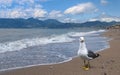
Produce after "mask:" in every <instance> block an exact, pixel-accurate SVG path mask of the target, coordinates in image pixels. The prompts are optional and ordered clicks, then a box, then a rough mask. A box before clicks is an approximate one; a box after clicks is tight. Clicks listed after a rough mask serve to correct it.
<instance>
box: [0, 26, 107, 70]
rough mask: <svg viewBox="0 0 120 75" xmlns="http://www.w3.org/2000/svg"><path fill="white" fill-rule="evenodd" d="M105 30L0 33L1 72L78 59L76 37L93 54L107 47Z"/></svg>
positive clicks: (33, 30)
mask: <svg viewBox="0 0 120 75" xmlns="http://www.w3.org/2000/svg"><path fill="white" fill-rule="evenodd" d="M103 32H104V30H98V29H89V28H77V29H0V70H6V69H11V68H17V67H26V66H31V65H38V64H41V65H42V64H52V63H60V62H64V61H67V60H69V59H71V58H73V57H75V56H77V51H78V48H79V37H80V36H85V39H86V44H87V48H88V49H89V50H93V51H95V52H96V51H99V50H103V49H105V48H107V47H108V42H107V38H105V37H101V36H100V34H101V33H103Z"/></svg>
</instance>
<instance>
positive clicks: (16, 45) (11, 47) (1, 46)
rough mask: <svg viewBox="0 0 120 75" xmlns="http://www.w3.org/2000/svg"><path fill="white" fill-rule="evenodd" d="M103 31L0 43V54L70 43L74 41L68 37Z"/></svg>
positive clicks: (71, 33)
mask: <svg viewBox="0 0 120 75" xmlns="http://www.w3.org/2000/svg"><path fill="white" fill-rule="evenodd" d="M104 31H105V30H98V31H90V32H70V33H67V34H62V35H52V36H49V37H43V38H39V37H36V38H32V39H21V40H17V41H11V42H5V43H0V53H4V52H7V51H18V50H22V49H24V48H28V47H32V46H39V45H45V44H49V43H63V42H72V41H73V40H74V39H73V38H70V37H69V36H74V37H75V36H85V35H88V34H93V33H97V32H104Z"/></svg>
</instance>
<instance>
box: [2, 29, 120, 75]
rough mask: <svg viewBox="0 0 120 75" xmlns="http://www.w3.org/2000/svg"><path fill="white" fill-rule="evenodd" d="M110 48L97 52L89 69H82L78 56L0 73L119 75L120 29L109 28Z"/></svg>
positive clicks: (5, 74)
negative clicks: (55, 62)
mask: <svg viewBox="0 0 120 75" xmlns="http://www.w3.org/2000/svg"><path fill="white" fill-rule="evenodd" d="M105 36H106V37H109V38H112V40H111V41H110V48H108V49H106V50H104V51H101V52H99V53H100V55H101V56H100V57H99V58H96V59H94V60H91V66H92V67H91V69H90V70H88V71H85V70H83V69H82V68H81V67H82V66H83V61H82V60H81V59H80V57H76V58H73V60H71V61H69V62H65V63H61V64H54V65H42V66H34V67H28V68H21V69H15V70H9V71H3V72H0V75H120V30H109V31H108V32H106V33H105Z"/></svg>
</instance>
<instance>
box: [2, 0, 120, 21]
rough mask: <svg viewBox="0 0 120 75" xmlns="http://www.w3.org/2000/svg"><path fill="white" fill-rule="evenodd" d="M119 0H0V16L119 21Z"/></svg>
mask: <svg viewBox="0 0 120 75" xmlns="http://www.w3.org/2000/svg"><path fill="white" fill-rule="evenodd" d="M119 7H120V0H0V18H25V19H27V18H31V17H33V18H38V19H40V20H45V19H57V20H59V21H61V22H75V23H81V22H86V21H106V22H111V21H117V22H120V8H119Z"/></svg>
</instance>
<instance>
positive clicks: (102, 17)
mask: <svg viewBox="0 0 120 75" xmlns="http://www.w3.org/2000/svg"><path fill="white" fill-rule="evenodd" d="M89 21H102V22H112V21H116V22H120V17H116V16H108V15H106V14H105V13H104V14H102V15H100V16H98V17H96V18H92V19H90V20H89Z"/></svg>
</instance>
